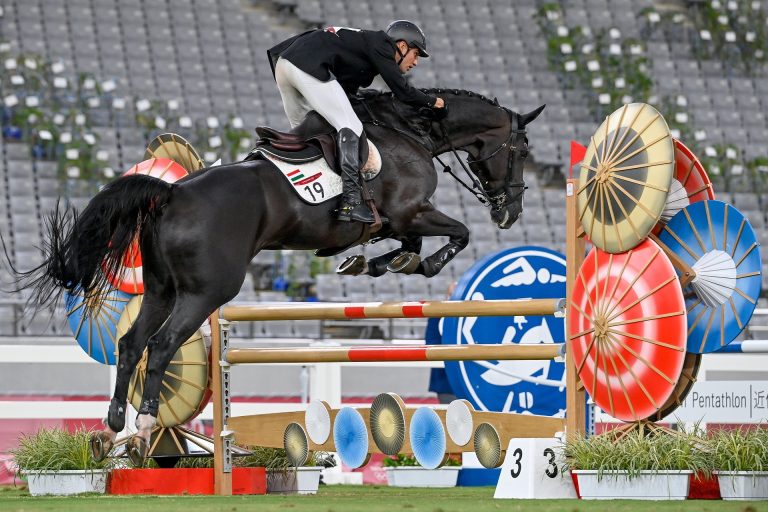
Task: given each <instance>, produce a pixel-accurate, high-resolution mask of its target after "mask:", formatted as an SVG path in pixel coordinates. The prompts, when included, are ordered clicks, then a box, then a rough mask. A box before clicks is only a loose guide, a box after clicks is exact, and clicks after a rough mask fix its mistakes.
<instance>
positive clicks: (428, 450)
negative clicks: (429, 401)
mask: <svg viewBox="0 0 768 512" xmlns="http://www.w3.org/2000/svg"><path fill="white" fill-rule="evenodd" d="M409 435H410V440H411V448H412V449H413V455H414V457H416V460H417V461H418V462H419V464H421V465H422V467H425V468H427V469H435V468H438V467H440V466H441V465H442V464H443V462H444V461H445V448H446V442H445V428H443V423H442V422H441V421H440V416H438V415H437V413H436V412H435V411H434V410H433V409H431V408H430V407H419V408H418V409H416V412H414V413H413V417H412V418H411V427H410V429H409Z"/></svg>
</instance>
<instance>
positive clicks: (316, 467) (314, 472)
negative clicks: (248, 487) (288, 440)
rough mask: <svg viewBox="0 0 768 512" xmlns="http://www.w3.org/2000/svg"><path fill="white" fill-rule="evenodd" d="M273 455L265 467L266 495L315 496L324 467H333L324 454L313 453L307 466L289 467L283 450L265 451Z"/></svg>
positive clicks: (333, 461)
mask: <svg viewBox="0 0 768 512" xmlns="http://www.w3.org/2000/svg"><path fill="white" fill-rule="evenodd" d="M266 450H270V452H271V453H273V460H272V461H270V465H269V466H267V493H268V494H316V493H317V489H318V488H319V487H320V476H321V474H322V471H323V468H324V467H331V466H335V465H336V462H335V460H334V459H333V457H332V456H330V455H329V454H327V453H325V452H315V453H313V454H312V455H311V456H310V457H309V460H308V462H307V465H305V466H301V467H293V466H291V464H290V462H289V461H288V458H287V457H286V454H285V450H283V449H278V448H275V449H272V448H269V449H266Z"/></svg>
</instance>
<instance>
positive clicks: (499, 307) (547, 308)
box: [221, 299, 565, 321]
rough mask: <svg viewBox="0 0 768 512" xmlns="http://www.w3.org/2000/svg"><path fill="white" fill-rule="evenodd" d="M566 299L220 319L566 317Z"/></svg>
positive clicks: (290, 307) (268, 310) (389, 305)
mask: <svg viewBox="0 0 768 512" xmlns="http://www.w3.org/2000/svg"><path fill="white" fill-rule="evenodd" d="M564 313H565V299H523V300H463V301H424V302H369V303H359V304H343V303H342V304H338V303H322V302H314V303H313V302H301V303H295V302H293V303H289V304H259V305H252V306H251V305H244V306H225V307H223V308H221V318H223V319H225V320H230V321H238V320H242V321H254V320H344V319H355V318H432V317H437V318H440V317H472V316H529V315H558V316H559V315H563V314H564Z"/></svg>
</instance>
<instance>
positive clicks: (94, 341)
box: [64, 289, 133, 365]
mask: <svg viewBox="0 0 768 512" xmlns="http://www.w3.org/2000/svg"><path fill="white" fill-rule="evenodd" d="M131 297H133V296H132V295H129V294H127V293H125V292H121V291H120V290H115V289H112V290H109V291H107V292H105V293H101V294H98V295H95V296H94V297H92V298H88V299H86V298H85V297H83V294H82V292H81V293H74V294H70V293H69V292H65V293H64V304H66V308H67V320H68V321H69V326H70V327H71V328H72V333H73V334H74V335H75V340H77V344H78V345H80V348H82V349H83V350H84V351H85V353H86V354H88V355H89V356H90V357H91V359H93V360H95V361H98V362H99V363H102V364H109V365H113V364H115V351H116V350H117V349H116V348H115V347H116V346H117V322H118V320H120V314H121V313H122V312H123V309H125V306H126V305H127V304H128V301H130V300H131ZM98 304H101V305H100V306H99V305H98Z"/></svg>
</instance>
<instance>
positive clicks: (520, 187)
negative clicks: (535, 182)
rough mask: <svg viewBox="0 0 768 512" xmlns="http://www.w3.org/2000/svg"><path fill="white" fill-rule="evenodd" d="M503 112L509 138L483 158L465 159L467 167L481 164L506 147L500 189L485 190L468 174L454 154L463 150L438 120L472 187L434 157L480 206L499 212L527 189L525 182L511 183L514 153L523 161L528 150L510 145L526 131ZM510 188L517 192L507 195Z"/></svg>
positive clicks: (472, 175) (464, 166)
mask: <svg viewBox="0 0 768 512" xmlns="http://www.w3.org/2000/svg"><path fill="white" fill-rule="evenodd" d="M505 111H506V112H507V115H508V116H509V121H510V124H509V127H510V130H509V136H508V137H507V139H506V140H505V141H504V142H502V143H501V144H500V145H499V146H498V147H497V148H496V149H494V150H493V151H491V152H490V153H489V154H488V155H486V156H484V157H478V158H475V159H470V158H469V157H468V158H467V164H469V165H472V164H478V163H482V162H485V161H487V160H490V159H491V158H493V157H495V156H496V155H497V154H498V153H499V152H500V151H502V150H503V149H505V148H507V147H508V148H509V157H508V158H507V175H506V176H505V177H504V184H503V185H501V186H500V187H497V188H495V189H492V190H486V189H485V187H484V186H483V184H482V182H481V181H480V179H479V178H478V177H477V176H476V175H475V174H474V173H472V172H470V170H469V169H468V168H467V166H466V165H465V164H464V161H463V160H462V159H461V158H459V155H458V154H457V152H456V150H457V149H463V148H461V147H460V148H456V147H454V145H453V143H452V142H451V140H450V138H448V133H447V131H446V129H445V125H444V124H443V121H442V120H440V130H441V131H442V132H443V138H444V139H445V141H446V142H447V143H448V146H449V147H450V148H451V151H452V152H453V154H454V156H455V157H456V159H457V160H458V162H459V164H461V167H462V168H463V169H464V172H466V173H467V176H469V179H470V180H471V181H472V186H471V187H470V186H469V185H467V184H466V183H464V181H463V180H462V179H461V178H460V177H459V176H456V175H455V174H454V173H453V171H452V170H451V167H450V166H448V165H445V164H444V163H443V161H442V160H440V157H439V156H438V155H435V158H436V159H437V161H438V162H440V165H442V166H443V171H445V172H447V173H449V174H450V175H451V176H453V178H454V179H456V181H458V182H459V183H460V184H461V185H462V186H463V187H464V188H466V189H467V190H469V191H470V192H472V194H473V195H474V196H475V197H476V198H477V199H478V201H480V203H481V204H483V205H484V206H487V207H489V208H491V209H492V210H495V211H500V210H502V209H504V208H505V207H506V206H507V205H509V204H511V203H513V202H515V201H516V200H517V199H518V198H519V197H520V196H522V195H523V193H525V191H526V190H527V189H528V187H526V186H525V181H512V167H513V165H514V155H515V153H516V152H518V151H519V152H520V153H521V154H522V157H523V159H525V158H526V157H527V156H528V150H527V149H526V148H518V147H517V146H515V145H514V144H513V143H512V139H513V137H514V136H515V135H521V134H522V135H525V133H526V131H525V130H520V129H519V128H517V119H516V118H514V119H513V117H512V116H511V115H510V113H509V111H507V110H506V109H505ZM513 125H514V126H513ZM465 151H466V150H465ZM512 188H516V189H517V191H516V192H515V193H514V194H512V195H510V194H508V193H507V190H508V189H512Z"/></svg>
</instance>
